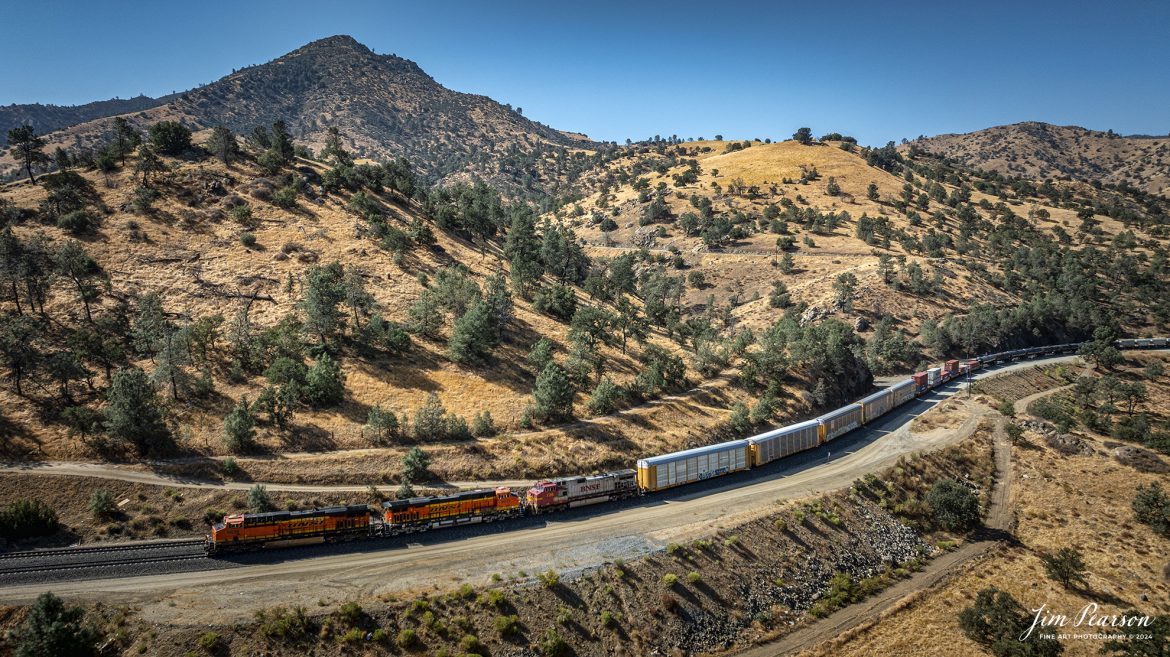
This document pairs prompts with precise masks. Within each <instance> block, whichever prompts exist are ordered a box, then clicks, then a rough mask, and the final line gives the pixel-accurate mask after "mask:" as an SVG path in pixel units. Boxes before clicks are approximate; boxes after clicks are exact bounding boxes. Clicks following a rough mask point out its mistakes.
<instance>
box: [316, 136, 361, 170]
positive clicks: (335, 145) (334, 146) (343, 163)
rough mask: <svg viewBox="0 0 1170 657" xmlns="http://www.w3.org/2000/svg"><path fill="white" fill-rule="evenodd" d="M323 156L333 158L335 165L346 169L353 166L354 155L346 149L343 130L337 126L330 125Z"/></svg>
mask: <svg viewBox="0 0 1170 657" xmlns="http://www.w3.org/2000/svg"><path fill="white" fill-rule="evenodd" d="M321 157H322V158H326V159H332V160H333V166H335V167H337V168H339V169H344V168H346V167H352V166H353V156H351V155H350V154H349V152H348V151H346V150H345V144H344V143H342V141H341V131H340V130H338V129H337V127H336V126H329V130H328V131H326V134H325V147H324V148H322V149H321Z"/></svg>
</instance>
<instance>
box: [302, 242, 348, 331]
mask: <svg viewBox="0 0 1170 657" xmlns="http://www.w3.org/2000/svg"><path fill="white" fill-rule="evenodd" d="M344 275H345V271H344V269H343V268H342V266H341V263H339V262H336V261H334V262H332V263H330V264H328V265H325V266H318V265H314V266H312V267H309V270H308V271H307V272H305V285H304V298H302V299H301V309H302V310H304V311H305V328H306V329H307V330H308V331H309V332H310V333H312V334H313V335H314V336H316V337H317V339H318V340H320V342H321V344H329V343H330V341H331V340H332V338H333V336H334V334H335V333H336V332H337V328H338V324H339V323H340V321H341V313H340V311H339V310H338V308H337V307H338V305H339V304H340V303H341V302H342V301H344V300H345V297H346V291H345V288H344V287H343V285H342V280H343V278H344Z"/></svg>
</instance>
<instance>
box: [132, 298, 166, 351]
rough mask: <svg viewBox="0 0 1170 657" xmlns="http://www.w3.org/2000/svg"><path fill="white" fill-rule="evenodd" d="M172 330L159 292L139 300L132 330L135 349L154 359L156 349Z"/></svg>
mask: <svg viewBox="0 0 1170 657" xmlns="http://www.w3.org/2000/svg"><path fill="white" fill-rule="evenodd" d="M169 330H170V322H168V321H167V319H166V315H165V314H164V313H163V307H162V299H161V298H160V297H159V295H158V293H157V292H147V293H146V294H143V295H142V297H140V298H139V299H138V316H137V317H136V318H135V320H134V325H133V328H132V329H131V338H132V340H133V342H134V349H135V350H136V351H137V352H138V353H140V354H150V355H151V357H152V358H153V357H154V351H155V347H156V345H157V344H158V342H159V340H162V339H163V337H164V336H165V335H166V333H167V332H168V331H169Z"/></svg>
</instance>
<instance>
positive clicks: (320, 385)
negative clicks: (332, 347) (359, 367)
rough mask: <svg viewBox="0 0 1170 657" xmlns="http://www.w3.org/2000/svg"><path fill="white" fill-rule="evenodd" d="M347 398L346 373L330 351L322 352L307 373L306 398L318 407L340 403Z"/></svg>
mask: <svg viewBox="0 0 1170 657" xmlns="http://www.w3.org/2000/svg"><path fill="white" fill-rule="evenodd" d="M344 398H345V374H344V373H343V372H342V371H341V364H340V363H338V362H337V361H336V360H334V359H333V358H332V357H331V356H330V355H329V354H328V353H323V354H321V357H320V358H318V359H317V362H315V363H313V366H312V367H310V368H309V372H308V374H306V375H305V400H306V401H308V402H309V404H311V405H313V406H317V407H327V406H334V405H336V404H340V403H341V400H342V399H344Z"/></svg>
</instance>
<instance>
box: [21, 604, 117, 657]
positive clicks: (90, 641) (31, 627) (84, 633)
mask: <svg viewBox="0 0 1170 657" xmlns="http://www.w3.org/2000/svg"><path fill="white" fill-rule="evenodd" d="M84 621H85V610H84V609H82V608H81V607H67V606H65V603H64V601H62V600H61V598H58V597H57V596H55V595H53V594H52V593H49V592H45V593H42V594H40V596H38V597H37V600H36V602H35V603H33V605H32V606H31V607H29V610H28V617H27V618H25V621H24V625H22V626H21V628H20V630H19V631H18V632H16V633H15V635H14V637H12V638H13V639H14V643H15V645H16V652H15V653H14V655H15V657H88V656H90V655H93V654H95V651H96V650H97V645H96V644H97V640H98V638H99V637H98V633H97V631H96V630H95V629H94V628H93V627H91V626H89V625H88V624H85V622H84Z"/></svg>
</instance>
